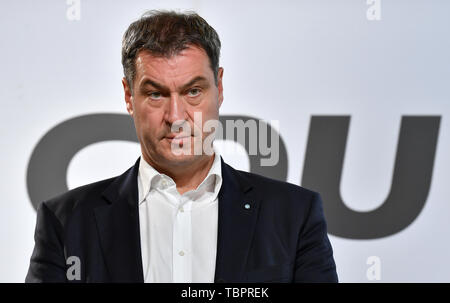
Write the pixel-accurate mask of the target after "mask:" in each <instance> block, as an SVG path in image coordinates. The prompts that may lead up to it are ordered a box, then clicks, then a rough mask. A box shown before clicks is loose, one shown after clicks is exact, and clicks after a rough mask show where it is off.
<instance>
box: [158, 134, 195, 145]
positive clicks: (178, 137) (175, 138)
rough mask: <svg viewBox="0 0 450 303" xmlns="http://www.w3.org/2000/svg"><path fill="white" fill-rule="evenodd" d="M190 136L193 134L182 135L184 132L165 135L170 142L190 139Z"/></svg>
mask: <svg viewBox="0 0 450 303" xmlns="http://www.w3.org/2000/svg"><path fill="white" fill-rule="evenodd" d="M190 138H191V135H182V134H178V135H173V134H170V135H167V136H165V137H164V139H166V140H168V141H169V142H170V143H172V142H175V143H177V142H183V141H186V140H188V139H190Z"/></svg>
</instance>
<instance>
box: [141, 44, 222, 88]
mask: <svg viewBox="0 0 450 303" xmlns="http://www.w3.org/2000/svg"><path fill="white" fill-rule="evenodd" d="M195 76H204V77H205V78H210V77H213V76H214V75H213V72H212V69H211V67H210V62H209V57H208V55H207V54H206V52H205V51H204V50H203V49H202V48H199V47H195V46H189V47H188V48H186V49H184V50H182V51H180V52H179V53H177V54H175V55H173V56H171V57H169V58H167V57H163V56H155V55H153V54H152V53H150V52H149V51H147V50H142V51H140V52H139V53H138V55H137V57H136V80H137V82H138V83H139V82H141V80H145V79H146V78H151V79H154V80H158V81H161V82H162V83H164V82H168V81H174V80H175V81H176V80H180V81H183V80H185V79H188V78H192V77H195Z"/></svg>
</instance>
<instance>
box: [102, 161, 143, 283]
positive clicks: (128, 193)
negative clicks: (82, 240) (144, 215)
mask: <svg viewBox="0 0 450 303" xmlns="http://www.w3.org/2000/svg"><path fill="white" fill-rule="evenodd" d="M139 159H140V158H139ZM139 159H138V160H137V161H136V163H135V165H134V166H133V167H132V168H130V169H129V170H127V171H126V172H125V173H124V174H122V175H121V176H119V177H117V179H116V180H114V182H113V183H112V184H111V185H110V186H109V187H108V188H107V189H106V190H105V191H104V192H103V197H104V198H105V199H106V200H107V201H108V204H107V205H104V206H100V207H97V208H96V209H95V210H94V213H95V219H96V222H97V229H98V233H99V237H100V244H101V249H102V252H103V257H104V259H105V263H106V268H107V270H108V273H109V275H110V278H111V282H143V281H144V278H143V270H142V257H141V244H140V229H139V210H138V188H137V175H138V171H139Z"/></svg>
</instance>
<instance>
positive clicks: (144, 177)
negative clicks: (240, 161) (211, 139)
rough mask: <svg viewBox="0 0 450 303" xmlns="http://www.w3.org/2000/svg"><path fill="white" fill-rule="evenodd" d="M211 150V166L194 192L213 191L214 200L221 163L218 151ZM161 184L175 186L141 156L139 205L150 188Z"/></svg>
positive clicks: (219, 186) (217, 190)
mask: <svg viewBox="0 0 450 303" xmlns="http://www.w3.org/2000/svg"><path fill="white" fill-rule="evenodd" d="M213 150H214V161H213V164H212V166H211V168H210V169H209V171H208V174H207V175H206V177H205V179H203V181H202V182H201V183H200V185H199V186H198V187H197V189H196V190H201V189H202V190H207V191H213V192H214V194H213V197H214V200H215V199H216V197H217V195H218V194H219V191H220V188H221V186H222V163H221V161H220V159H221V156H220V153H219V151H218V150H217V149H216V148H215V147H213ZM162 182H166V184H167V185H166V186H170V185H173V184H175V183H174V181H173V180H172V178H170V177H169V176H167V175H166V174H161V173H159V172H158V171H157V170H156V169H154V168H153V167H152V166H151V165H150V164H148V163H147V161H145V159H144V157H142V156H141V161H139V174H138V185H139V204H141V203H142V202H144V201H145V198H146V197H147V195H148V193H149V192H150V190H151V189H152V188H156V187H159V186H161V184H162Z"/></svg>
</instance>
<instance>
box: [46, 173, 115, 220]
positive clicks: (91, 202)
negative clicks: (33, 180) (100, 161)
mask: <svg viewBox="0 0 450 303" xmlns="http://www.w3.org/2000/svg"><path fill="white" fill-rule="evenodd" d="M116 178H117V177H112V178H108V179H104V180H100V181H97V182H93V183H89V184H86V185H83V186H79V187H76V188H73V189H71V190H69V191H67V192H64V193H62V194H59V195H57V196H55V197H53V198H51V199H48V200H46V201H43V202H42V204H45V206H46V207H47V208H48V209H49V210H50V211H51V212H52V213H54V215H55V216H56V218H57V219H58V220H59V221H60V222H61V223H62V224H63V222H65V221H66V219H67V217H68V216H70V214H71V213H72V212H73V211H74V210H75V209H77V208H80V207H82V208H88V209H92V208H94V207H97V206H100V205H103V204H105V203H106V200H104V199H103V198H102V193H103V191H105V190H106V188H107V187H108V186H109V185H110V184H111V183H112V182H114V180H116ZM63 225H64V224H63Z"/></svg>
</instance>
